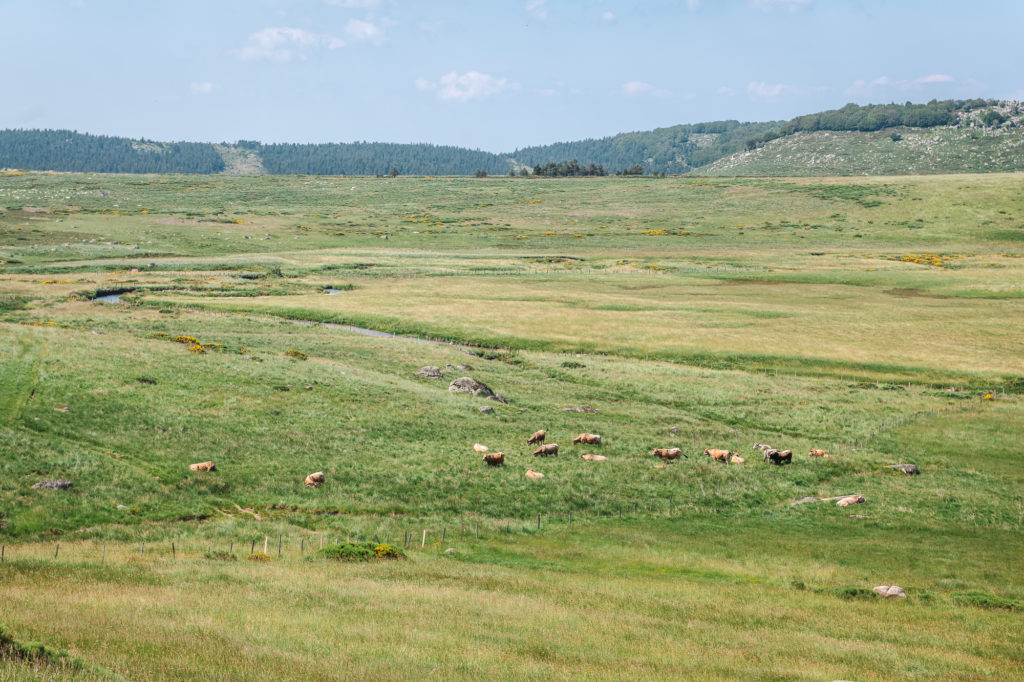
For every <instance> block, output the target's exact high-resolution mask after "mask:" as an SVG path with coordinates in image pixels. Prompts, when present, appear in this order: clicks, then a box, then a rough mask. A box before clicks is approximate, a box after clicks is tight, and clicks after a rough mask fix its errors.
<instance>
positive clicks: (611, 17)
mask: <svg viewBox="0 0 1024 682" xmlns="http://www.w3.org/2000/svg"><path fill="white" fill-rule="evenodd" d="M601 18H602V19H604V20H605V21H615V15H614V14H613V13H612V12H605V13H604V14H602V15H601Z"/></svg>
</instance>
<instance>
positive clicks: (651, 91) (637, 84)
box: [622, 81, 672, 97]
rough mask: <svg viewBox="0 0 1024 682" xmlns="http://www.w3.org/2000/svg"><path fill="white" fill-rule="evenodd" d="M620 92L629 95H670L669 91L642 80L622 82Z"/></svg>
mask: <svg viewBox="0 0 1024 682" xmlns="http://www.w3.org/2000/svg"><path fill="white" fill-rule="evenodd" d="M622 92H623V93H624V94H626V95H629V96H630V97H636V96H637V95H653V96H654V97H666V96H668V95H671V94H672V93H671V91H669V90H663V89H661V88H656V87H654V85H652V84H651V83H645V82H644V81H629V82H628V83H623V84H622Z"/></svg>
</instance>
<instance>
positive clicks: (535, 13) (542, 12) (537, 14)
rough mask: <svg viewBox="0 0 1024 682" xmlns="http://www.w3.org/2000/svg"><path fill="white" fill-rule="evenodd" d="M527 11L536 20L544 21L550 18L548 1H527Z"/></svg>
mask: <svg viewBox="0 0 1024 682" xmlns="http://www.w3.org/2000/svg"><path fill="white" fill-rule="evenodd" d="M526 11H527V13H529V15H530V16H532V17H533V18H534V19H540V20H541V21H544V20H545V19H547V18H548V8H547V0H527V2H526Z"/></svg>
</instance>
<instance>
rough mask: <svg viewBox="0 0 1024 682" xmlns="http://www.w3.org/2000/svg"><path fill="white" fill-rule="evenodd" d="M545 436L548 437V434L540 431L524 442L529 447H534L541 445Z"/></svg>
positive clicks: (542, 430)
mask: <svg viewBox="0 0 1024 682" xmlns="http://www.w3.org/2000/svg"><path fill="white" fill-rule="evenodd" d="M547 435H548V432H547V431H545V430H544V429H541V430H540V431H537V432H536V433H534V434H533V435H532V436H530V437H529V438H527V439H526V442H527V444H529V445H534V444H536V443H543V442H544V437H545V436H547Z"/></svg>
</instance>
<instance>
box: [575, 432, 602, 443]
mask: <svg viewBox="0 0 1024 682" xmlns="http://www.w3.org/2000/svg"><path fill="white" fill-rule="evenodd" d="M580 443H583V444H584V445H600V444H601V436H599V435H597V434H596V433H581V434H580V435H578V436H576V437H575V438H573V439H572V444H573V445H579V444H580Z"/></svg>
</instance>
